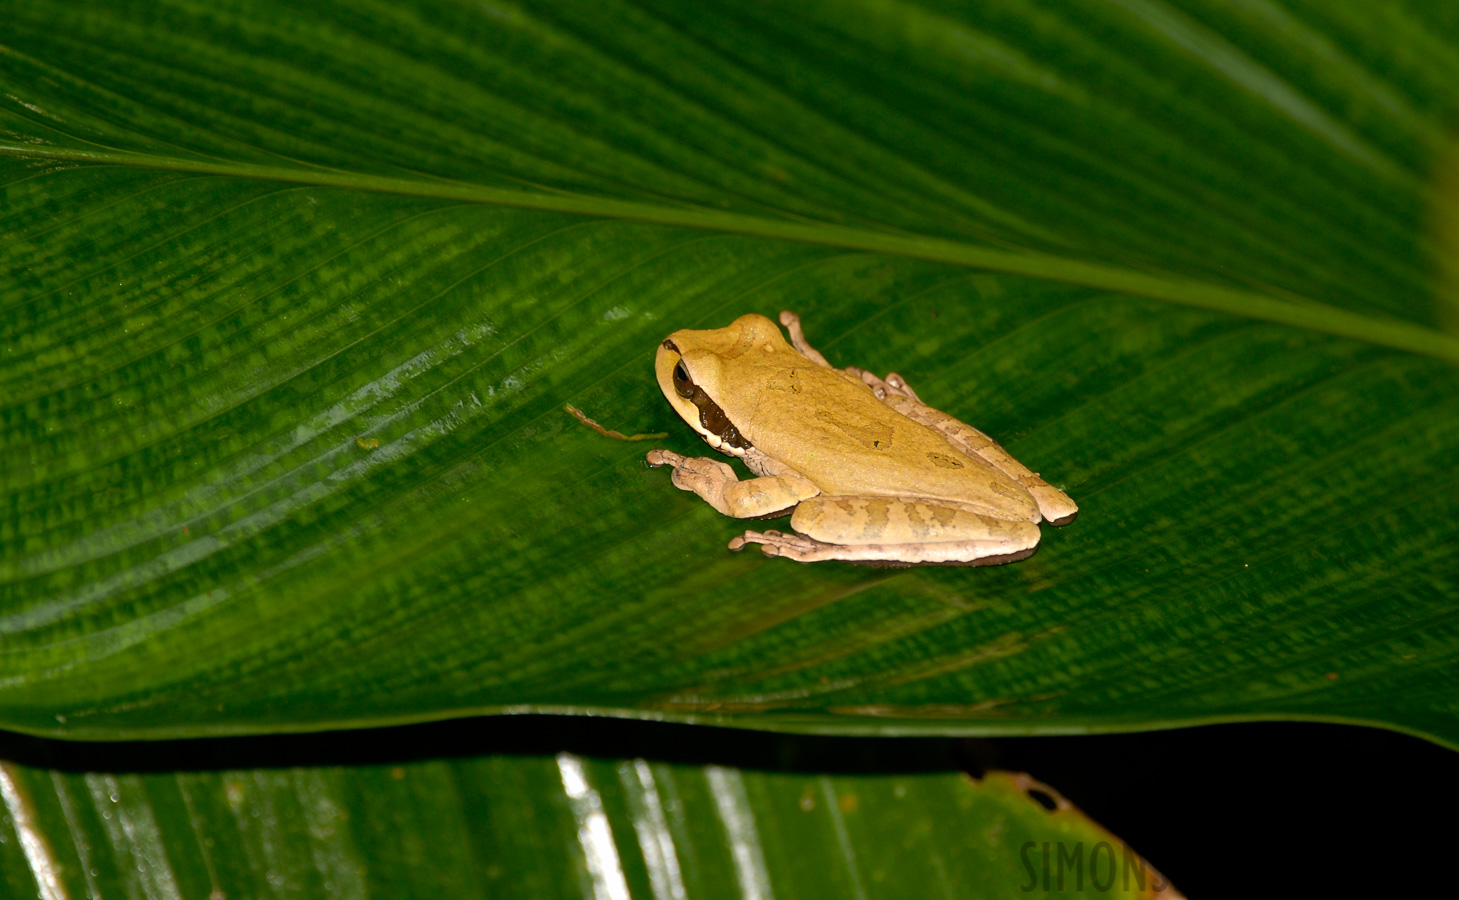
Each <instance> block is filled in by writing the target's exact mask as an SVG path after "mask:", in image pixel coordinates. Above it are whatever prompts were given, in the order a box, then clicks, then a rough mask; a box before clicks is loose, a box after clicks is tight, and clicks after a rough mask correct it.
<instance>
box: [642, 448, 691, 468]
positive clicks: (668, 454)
mask: <svg viewBox="0 0 1459 900" xmlns="http://www.w3.org/2000/svg"><path fill="white" fill-rule="evenodd" d="M645 458H646V459H647V460H648V464H649V465H651V466H653V467H654V468H658V467H659V466H673V467H674V468H676V469H677V468H679V466H680V464H682V463H683V462H684V457H682V456H680V455H679V454H677V453H675V452H674V451H672V450H650V451H648V456H647V457H645Z"/></svg>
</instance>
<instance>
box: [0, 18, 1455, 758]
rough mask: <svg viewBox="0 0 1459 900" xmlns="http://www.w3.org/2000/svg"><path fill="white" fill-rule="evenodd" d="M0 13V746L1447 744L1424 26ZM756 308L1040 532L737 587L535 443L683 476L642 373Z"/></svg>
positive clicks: (1414, 22)
mask: <svg viewBox="0 0 1459 900" xmlns="http://www.w3.org/2000/svg"><path fill="white" fill-rule="evenodd" d="M8 12H9V16H8V19H7V29H6V33H5V35H4V37H3V39H0V40H3V43H4V46H3V48H0V88H3V89H0V133H3V134H0V137H3V140H0V184H3V190H4V201H3V207H0V218H3V220H4V223H5V224H4V227H3V230H0V234H3V239H0V266H3V269H0V271H3V272H4V273H5V274H4V276H3V277H0V429H3V430H0V493H3V498H4V499H3V502H4V504H5V505H4V509H5V513H4V515H3V516H0V635H3V654H0V724H3V725H4V726H5V727H7V728H12V729H17V730H22V731H29V732H34V733H49V734H56V735H64V736H72V737H82V738H92V739H99V738H122V737H157V736H162V735H197V734H220V733H238V732H258V731H277V730H305V729H317V728H323V727H343V726H346V725H351V724H381V723H387V722H401V721H410V720H420V719H432V718H441V717H446V716H454V715H461V714H469V713H481V712H523V711H560V712H581V713H593V714H604V713H607V714H615V715H625V716H638V717H646V718H663V719H676V720H682V721H718V722H734V723H736V724H740V725H750V726H755V727H763V728H780V729H794V730H824V731H835V732H851V731H860V732H882V733H910V732H960V733H985V734H994V733H1000V734H1012V733H1057V732H1072V731H1099V730H1120V729H1138V728H1151V727H1161V726H1171V725H1178V724H1191V723H1196V722H1210V721H1226V720H1236V719H1255V718H1311V719H1325V720H1334V721H1361V722H1369V723H1374V724H1380V725H1384V726H1387V727H1392V728H1397V729H1401V730H1406V731H1410V732H1413V733H1416V734H1420V735H1423V736H1426V737H1429V738H1431V739H1434V740H1439V741H1442V742H1446V743H1450V744H1454V743H1459V719H1456V715H1455V714H1456V711H1459V700H1456V698H1459V691H1456V687H1459V678H1456V667H1455V664H1454V659H1455V651H1456V649H1459V623H1456V616H1455V611H1456V606H1455V602H1454V599H1455V583H1456V577H1455V576H1456V570H1455V563H1454V557H1453V553H1452V548H1453V547H1454V545H1455V540H1456V537H1459V535H1456V526H1455V523H1456V522H1459V515H1456V513H1459V486H1456V480H1455V476H1454V474H1453V473H1454V472H1455V471H1456V466H1455V464H1456V462H1459V410H1456V406H1455V403H1454V397H1455V395H1456V394H1455V388H1456V387H1459V377H1456V370H1455V368H1454V365H1453V364H1454V363H1455V362H1456V361H1459V339H1456V338H1455V336H1454V335H1453V334H1452V333H1450V332H1446V331H1444V330H1443V329H1442V328H1441V326H1440V323H1442V322H1446V321H1449V320H1448V319H1447V318H1446V313H1444V312H1442V311H1441V301H1440V299H1439V298H1440V297H1442V296H1450V294H1448V293H1445V291H1444V290H1441V289H1440V288H1439V287H1438V286H1437V284H1436V282H1437V278H1438V275H1437V274H1436V271H1437V270H1436V268H1435V266H1434V265H1433V262H1432V255H1433V254H1434V253H1435V252H1436V251H1435V247H1436V246H1442V245H1441V244H1440V243H1439V242H1440V241H1442V240H1444V238H1442V237H1434V236H1431V235H1430V234H1429V231H1428V229H1429V223H1430V222H1431V221H1441V220H1444V219H1443V216H1438V217H1437V218H1434V216H1435V214H1436V211H1437V212H1443V211H1445V210H1450V209H1452V208H1454V206H1455V201H1454V198H1453V197H1452V196H1448V195H1444V194H1442V193H1440V191H1439V189H1438V188H1435V187H1433V186H1432V185H1433V184H1434V183H1436V182H1434V181H1433V174H1432V173H1434V172H1436V171H1437V170H1438V169H1439V167H1440V165H1441V162H1442V159H1443V157H1444V154H1445V153H1447V152H1448V150H1447V149H1446V140H1447V139H1446V137H1445V135H1446V134H1447V131H1448V128H1449V126H1450V125H1451V124H1452V123H1453V122H1454V121H1455V120H1456V118H1459V116H1456V113H1459V109H1456V105H1459V100H1456V98H1455V95H1454V94H1453V92H1452V89H1451V86H1452V85H1453V84H1454V83H1455V81H1456V78H1459V21H1456V20H1455V17H1454V16H1453V14H1452V13H1449V12H1446V11H1445V10H1444V9H1443V8H1435V7H1433V6H1432V5H1417V4H1415V5H1407V4H1397V3H1395V4H1384V5H1382V6H1381V8H1375V7H1374V6H1373V5H1372V4H1368V3H1363V2H1358V0H1341V2H1332V0H1324V2H1322V3H1317V2H1315V0H1313V2H1308V0H1300V2H1299V0H1292V2H1287V3H1284V4H1281V5H1278V4H1276V3H1259V4H1243V5H1241V6H1240V7H1239V8H1237V7H1231V6H1230V5H1229V4H1222V3H1215V2H1207V0H1183V2H1178V3H1177V2H1159V0H1120V2H1114V3H1110V2H1095V0H1085V2H1072V3H1068V4H1060V5H1059V6H1057V7H1051V6H1048V5H1046V4H1029V3H1025V2H1019V0H997V2H990V3H982V4H977V5H976V6H974V7H972V8H964V7H963V6H961V5H952V4H947V5H944V4H937V3H926V4H922V5H914V4H909V3H892V2H863V3H850V2H838V3H825V4H814V3H812V4H804V3H796V4H783V5H781V4H774V3H766V4H753V5H740V4H735V5H731V6H728V7H724V8H720V7H715V8H710V9H705V8H700V7H698V6H694V7H692V8H691V7H688V6H684V5H681V4H676V3H669V2H648V3H643V4H638V5H626V4H601V3H591V4H589V3H582V4H567V5H564V4H561V3H557V4H543V5H540V6H537V5H530V4H528V5H520V6H513V5H507V4H497V3H492V4H485V5H483V4H452V3H437V2H432V3H421V4H400V3H391V4H372V3H363V4H349V5H340V6H331V7H321V8H311V9H308V10H302V11H301V10H297V9H294V8H292V7H291V6H288V5H284V4H271V3H266V2H244V0H233V2H223V3H210V4H206V5H202V4H194V3H190V2H181V0H180V2H171V3H161V4H146V5H141V6H138V7H136V8H132V7H124V6H123V5H120V4H114V3H66V4H50V3H44V2H42V3H33V4H26V5H24V6H23V7H22V8H18V9H14V10H10V11H8ZM1444 221H1446V220H1444ZM784 308H790V309H794V310H796V311H798V312H800V313H801V314H802V315H803V316H804V317H805V321H806V327H807V330H808V333H809V336H810V339H811V341H812V342H813V343H815V344H817V345H818V346H820V348H821V349H822V350H823V351H825V352H826V353H827V355H828V356H829V357H830V358H831V360H832V361H833V362H834V363H836V364H839V365H848V364H854V365H858V366H863V367H867V368H870V369H872V370H873V371H877V372H885V371H887V370H891V369H895V370H896V371H899V372H901V373H902V374H904V375H906V376H907V378H908V379H909V380H910V381H911V382H912V384H913V385H914V386H916V388H917V389H918V391H919V393H920V394H921V395H922V396H923V397H924V398H926V399H927V400H928V401H929V402H930V403H932V404H933V405H934V406H937V407H939V408H942V409H944V410H946V411H948V412H950V413H951V414H953V415H956V416H958V417H960V418H963V419H965V420H967V421H969V422H971V423H973V424H975V425H976V426H978V427H979V428H981V429H983V430H985V431H987V432H989V433H990V434H992V435H993V436H994V437H996V438H997V439H999V440H1000V441H1002V442H1003V443H1004V444H1005V446H1007V447H1008V448H1009V449H1010V450H1011V451H1012V452H1013V453H1014V454H1015V455H1017V456H1018V457H1019V458H1020V459H1021V460H1023V461H1024V462H1025V463H1027V464H1028V465H1030V466H1031V467H1032V468H1034V469H1036V470H1038V471H1040V472H1042V473H1043V474H1044V475H1045V477H1047V478H1048V479H1049V480H1051V481H1052V482H1053V483H1055V484H1056V485H1059V486H1061V487H1063V488H1065V489H1067V490H1068V491H1069V493H1070V494H1071V495H1072V496H1073V497H1074V498H1075V500H1076V501H1078V502H1079V504H1080V506H1081V509H1082V512H1081V516H1080V518H1079V520H1078V521H1076V522H1075V523H1073V524H1072V525H1070V526H1067V527H1065V528H1064V529H1062V530H1055V529H1045V538H1044V546H1043V549H1042V550H1041V551H1040V553H1039V554H1038V555H1037V556H1036V557H1034V558H1033V559H1030V560H1028V561H1025V562H1022V563H1019V564H1017V565H1012V566H1006V567H1001V568H998V569H973V570H934V569H911V570H901V571H886V570H869V569H862V568H855V567H850V566H843V565H833V564H818V565H812V566H799V565H796V564H793V563H790V562H787V561H784V560H770V559H764V558H762V557H759V556H758V555H755V554H754V553H742V554H739V555H735V554H731V553H729V552H728V551H727V550H726V549H725V543H726V541H727V540H728V539H729V537H731V536H732V535H734V534H735V533H737V532H739V531H740V530H741V529H742V527H743V523H736V522H732V521H729V520H726V519H724V518H722V517H719V516H718V515H716V514H715V513H714V512H713V511H712V510H710V509H708V508H707V507H706V506H705V505H703V504H702V503H700V502H698V501H697V500H695V499H694V498H692V497H690V496H688V495H685V494H682V493H680V492H677V491H675V490H674V489H673V488H672V487H671V486H670V485H669V483H668V477H667V475H666V474H665V473H664V472H661V471H652V470H649V469H647V468H646V467H645V465H644V464H643V462H642V454H643V452H644V450H646V449H647V447H648V446H649V445H645V444H640V443H620V442H616V441H612V440H608V439H606V438H604V437H602V436H600V435H598V434H595V433H594V432H592V431H590V430H589V429H587V428H584V427H582V426H581V425H579V424H578V423H577V422H576V421H574V420H573V419H572V418H571V417H570V416H568V415H567V414H566V413H565V412H564V410H563V406H564V404H567V403H571V404H572V405H574V406H576V407H579V408H581V409H583V410H584V411H586V413H587V414H588V415H590V416H592V417H593V418H595V419H597V420H598V421H600V422H602V423H604V424H605V426H606V427H608V428H613V429H617V430H619V431H622V432H625V433H634V432H656V431H666V432H669V433H670V435H671V436H670V437H669V438H668V439H667V440H666V441H665V444H666V446H668V447H669V448H670V449H674V450H677V451H679V452H702V451H701V450H700V449H699V445H698V444H697V442H696V441H695V440H693V438H692V437H691V435H690V434H689V433H688V431H687V429H686V428H685V427H683V426H682V424H680V423H678V422H677V420H676V419H675V417H674V416H673V414H672V412H671V411H670V410H669V409H668V408H667V406H666V404H664V402H663V400H662V398H661V397H660V396H659V395H658V391H657V388H656V386H655V385H654V383H653V380H652V377H651V372H650V363H651V359H652V354H653V351H654V348H655V346H656V344H657V342H658V341H659V340H661V339H662V337H663V336H664V335H665V334H667V333H668V332H669V331H672V330H674V329H677V328H682V327H717V326H721V325H724V324H727V323H728V322H729V321H730V320H731V319H733V318H734V317H735V316H737V315H739V314H742V313H744V312H748V311H759V312H763V313H768V314H774V313H775V312H776V311H778V310H780V309H784Z"/></svg>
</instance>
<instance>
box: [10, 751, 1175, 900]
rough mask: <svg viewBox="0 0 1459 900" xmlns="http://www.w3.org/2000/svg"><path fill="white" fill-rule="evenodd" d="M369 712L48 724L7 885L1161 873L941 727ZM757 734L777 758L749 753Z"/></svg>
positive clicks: (325, 890)
mask: <svg viewBox="0 0 1459 900" xmlns="http://www.w3.org/2000/svg"><path fill="white" fill-rule="evenodd" d="M499 732H500V729H495V734H498V735H499ZM374 734H375V740H374V741H368V742H366V744H368V745H369V747H371V748H369V750H365V751H363V754H362V753H360V751H359V744H356V747H355V748H350V747H347V745H346V744H347V742H349V741H359V737H362V735H333V737H322V738H321V737H306V738H299V740H293V741H289V740H280V738H277V737H274V738H267V742H260V741H251V742H249V741H236V740H235V741H229V742H212V744H209V742H178V744H162V745H160V747H159V745H147V750H146V751H144V753H130V751H128V750H121V751H120V753H118V751H117V748H115V747H109V745H86V747H85V748H83V750H80V751H70V753H66V751H63V753H57V750H58V748H57V747H55V745H47V744H45V742H39V744H36V745H32V747H31V753H29V754H28V756H29V757H31V759H29V760H28V761H26V763H13V761H0V796H3V801H4V807H6V808H4V812H6V815H4V818H3V821H0V884H3V885H4V890H6V896H13V897H23V896H41V897H92V896H101V897H108V896H117V894H120V896H147V897H260V899H263V897H325V896H327V897H366V896H375V897H427V896H430V897H479V896H481V897H484V896H490V897H500V896H508V897H578V896H581V897H605V899H623V897H630V896H632V897H655V899H658V897H662V899H681V900H683V899H687V897H747V896H748V897H782V899H792V897H907V896H919V894H932V896H953V897H1007V896H1013V894H1017V893H1018V888H1023V890H1024V893H1027V891H1030V890H1042V891H1049V890H1055V891H1061V893H1069V894H1072V896H1100V897H1104V896H1118V897H1150V896H1154V894H1157V891H1161V890H1169V882H1166V881H1164V880H1163V878H1161V877H1160V875H1158V874H1157V872H1154V871H1153V869H1151V868H1148V866H1147V864H1145V862H1144V861H1142V859H1141V858H1139V856H1138V855H1135V852H1134V850H1132V849H1131V847H1128V846H1126V845H1125V843H1123V842H1122V840H1119V837H1116V836H1113V834H1110V833H1109V831H1106V830H1104V829H1102V827H1100V826H1097V824H1096V823H1093V821H1090V820H1088V818H1087V817H1085V815H1084V814H1083V812H1080V811H1078V810H1077V808H1074V807H1072V805H1071V804H1068V801H1064V799H1062V798H1061V796H1058V794H1056V792H1055V791H1053V789H1052V788H1048V786H1045V785H1040V783H1039V782H1036V780H1033V779H1032V777H1029V776H1026V775H1017V773H1008V772H998V770H991V772H988V773H985V775H983V776H982V777H980V779H973V777H970V776H967V775H964V773H961V772H957V770H956V767H953V766H950V763H951V760H950V759H947V757H948V756H950V754H948V750H951V748H950V747H945V745H922V747H915V748H913V750H912V751H910V753H897V754H889V753H884V751H878V750H875V748H872V747H867V745H864V744H862V745H859V747H858V745H856V744H855V742H852V744H851V745H849V747H848V745H846V742H840V744H839V747H840V748H842V753H839V754H837V756H836V759H833V760H827V759H823V756H824V753H826V750H827V748H829V747H827V745H821V747H820V748H817V747H816V745H814V744H808V742H807V741H805V740H802V738H773V740H769V741H766V740H760V741H756V742H747V741H744V740H743V738H741V740H737V738H735V735H732V734H731V735H725V734H718V735H708V734H706V735H703V737H702V738H699V741H697V742H699V744H705V745H708V744H711V742H716V744H718V745H719V748H721V750H719V753H715V754H711V759H713V760H716V761H713V763H711V764H705V763H703V761H702V760H699V761H687V760H683V759H680V760H678V761H651V760H645V759H641V757H635V756H632V754H630V756H617V754H613V753H600V754H591V756H582V754H578V753H572V751H557V750H534V751H530V753H521V751H505V753H503V751H499V750H498V751H490V750H487V751H483V750H486V748H481V747H480V744H477V747H476V748H474V750H470V748H467V750H468V751H467V753H461V750H463V748H464V747H463V745H461V744H455V745H451V737H449V734H451V732H448V734H446V735H445V741H446V745H439V744H433V745H432V753H441V751H445V753H446V756H448V757H449V759H429V760H410V759H403V760H392V759H391V751H390V750H382V747H387V748H388V747H401V748H404V745H406V744H407V741H409V740H410V735H411V734H414V735H416V740H420V738H425V740H430V738H436V740H441V738H442V737H444V735H442V731H441V729H414V732H411V731H404V732H394V735H392V734H391V732H374ZM457 734H460V729H458V731H457ZM646 734H648V735H655V734H657V735H658V738H664V737H668V738H670V740H668V741H664V745H665V747H673V750H671V751H670V753H671V756H673V754H677V756H680V757H683V753H684V750H686V747H693V745H694V744H696V741H686V740H683V738H684V735H674V732H673V731H670V732H667V735H665V732H661V731H648V732H646ZM598 735H600V737H601V729H598ZM403 738H404V740H403ZM391 740H394V741H395V744H391V742H390V741H391ZM381 741H384V744H381ZM15 744H16V742H15V741H12V745H15ZM902 745H903V747H906V744H905V742H903V744H902ZM725 747H730V748H732V750H731V751H730V753H728V754H727V753H725V750H724V748H725ZM137 750H142V748H140V747H139V748H137ZM766 751H769V753H770V754H773V756H775V757H776V761H773V763H770V764H769V766H766V764H765V763H766V760H759V759H756V760H754V761H753V763H751V764H744V763H747V761H750V760H751V757H757V756H759V754H760V753H766ZM833 753H835V751H833ZM321 756H322V757H324V759H325V760H328V761H325V763H324V764H320V763H318V761H312V760H317V759H320V757H321ZM360 756H363V757H366V759H359V757H360ZM53 757H54V759H53ZM352 757H353V759H355V760H356V761H353V763H352V764H341V759H352ZM891 757H896V760H893V759H891ZM249 759H252V764H248V763H249ZM98 763H101V764H99V766H98ZM139 763H140V766H139ZM865 763H871V767H864V766H865ZM1164 896H1173V891H1172V893H1169V894H1164Z"/></svg>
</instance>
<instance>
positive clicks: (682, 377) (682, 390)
mask: <svg viewBox="0 0 1459 900" xmlns="http://www.w3.org/2000/svg"><path fill="white" fill-rule="evenodd" d="M674 390H675V391H677V392H678V394H679V396H680V397H683V398H684V399H685V400H688V399H689V398H690V397H692V396H694V382H693V381H690V380H689V370H688V369H686V368H684V361H683V360H682V359H681V360H679V361H678V362H677V363H675V364H674Z"/></svg>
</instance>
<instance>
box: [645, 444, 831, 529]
mask: <svg viewBox="0 0 1459 900" xmlns="http://www.w3.org/2000/svg"><path fill="white" fill-rule="evenodd" d="M647 459H648V464H649V465H651V466H673V467H674V477H673V482H674V487H676V488H678V489H679V490H681V491H692V492H693V493H694V494H696V495H698V496H699V498H700V499H702V500H703V501H704V502H705V503H708V504H709V505H710V506H712V507H714V508H715V509H717V510H718V511H719V512H720V513H722V514H723V515H726V516H732V517H734V518H736V519H755V518H765V517H768V516H773V515H776V514H779V513H783V512H785V511H786V510H789V509H790V508H791V507H793V506H795V505H796V504H797V503H799V502H800V501H801V500H804V499H806V498H808V497H814V496H815V495H817V494H819V493H820V488H818V487H816V486H815V485H813V484H811V483H810V481H808V480H807V479H806V478H805V477H804V476H802V475H799V474H795V473H790V474H785V475H775V476H771V477H765V478H751V479H750V480H749V481H740V479H739V476H738V475H736V474H735V470H734V469H732V468H730V467H729V466H728V465H726V464H724V463H722V462H720V461H719V460H717V459H709V458H708V457H704V456H680V455H679V454H677V453H675V452H673V451H672V450H650V451H649V452H648V457H647Z"/></svg>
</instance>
